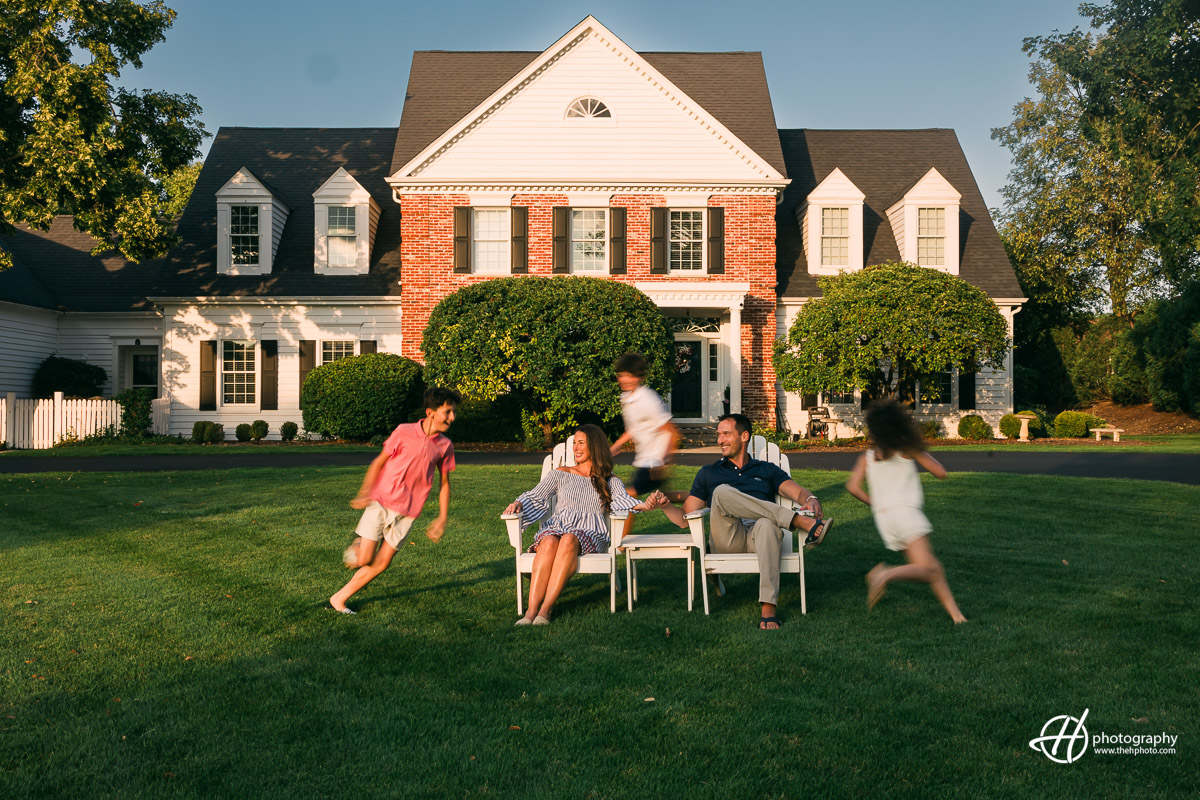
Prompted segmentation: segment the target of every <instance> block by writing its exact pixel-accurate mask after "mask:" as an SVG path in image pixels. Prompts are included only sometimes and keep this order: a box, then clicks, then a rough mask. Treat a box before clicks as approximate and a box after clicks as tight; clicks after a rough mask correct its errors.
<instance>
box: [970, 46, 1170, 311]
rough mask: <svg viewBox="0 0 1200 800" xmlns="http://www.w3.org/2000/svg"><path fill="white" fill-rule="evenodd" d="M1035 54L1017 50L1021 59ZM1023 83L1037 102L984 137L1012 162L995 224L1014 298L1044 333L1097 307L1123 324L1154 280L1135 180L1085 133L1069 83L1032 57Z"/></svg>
mask: <svg viewBox="0 0 1200 800" xmlns="http://www.w3.org/2000/svg"><path fill="white" fill-rule="evenodd" d="M1036 46H1037V45H1036V40H1028V41H1026V43H1025V52H1027V53H1030V54H1034V53H1036ZM1029 79H1030V82H1031V83H1032V84H1033V86H1034V87H1035V89H1036V90H1037V97H1036V98H1025V99H1024V100H1023V101H1022V102H1020V103H1018V104H1017V105H1016V107H1015V108H1014V112H1015V117H1014V119H1013V121H1012V123H1011V124H1009V125H1008V126H1007V127H1004V128H997V129H995V130H993V131H992V137H993V138H995V139H998V140H999V141H1000V142H1001V143H1002V144H1003V145H1004V146H1005V147H1007V148H1008V149H1009V150H1010V151H1011V152H1012V155H1013V169H1012V171H1011V172H1009V176H1008V180H1009V182H1008V184H1007V185H1006V186H1005V187H1004V188H1003V189H1002V190H1001V193H1002V194H1003V196H1004V199H1005V205H1004V208H1003V209H1002V210H1001V211H1000V213H999V215H998V216H999V222H1000V233H1001V236H1003V238H1004V240H1005V244H1006V245H1007V247H1008V250H1009V255H1010V256H1011V257H1012V260H1013V263H1014V266H1015V268H1016V271H1017V278H1018V280H1019V281H1020V283H1021V288H1022V290H1023V291H1024V292H1025V293H1026V296H1027V297H1029V298H1030V299H1031V301H1033V303H1034V304H1035V305H1037V306H1039V307H1042V312H1043V313H1042V314H1040V315H1039V314H1036V313H1035V314H1034V315H1033V316H1044V317H1046V321H1047V322H1049V323H1051V324H1054V323H1058V324H1061V322H1062V321H1064V319H1065V318H1069V317H1070V316H1072V315H1074V314H1078V313H1080V312H1096V311H1099V310H1101V309H1102V308H1103V307H1105V306H1111V308H1112V311H1113V313H1115V314H1117V315H1119V316H1122V317H1128V316H1129V314H1130V307H1131V304H1132V303H1134V302H1136V301H1138V300H1140V299H1144V298H1145V297H1147V296H1149V295H1152V294H1154V293H1155V290H1156V289H1158V288H1159V286H1160V280H1161V274H1160V271H1159V269H1158V267H1159V258H1158V253H1157V250H1156V249H1155V247H1154V243H1153V242H1152V241H1151V240H1150V239H1149V238H1148V237H1147V235H1146V231H1145V226H1144V225H1143V224H1142V223H1141V222H1140V221H1139V219H1138V213H1137V212H1138V208H1139V200H1138V189H1137V188H1136V187H1135V184H1136V176H1135V175H1134V174H1133V173H1132V172H1131V170H1130V169H1128V167H1127V165H1126V164H1124V163H1123V162H1121V161H1119V160H1114V159H1113V158H1112V152H1111V144H1112V143H1111V140H1112V138H1113V137H1114V136H1115V135H1116V133H1115V131H1114V130H1113V128H1112V126H1111V125H1109V124H1107V123H1106V122H1104V121H1103V120H1094V121H1093V122H1092V123H1090V124H1089V125H1088V130H1087V131H1086V132H1085V130H1084V127H1085V126H1084V102H1085V97H1084V93H1083V90H1082V88H1081V87H1080V86H1079V84H1078V82H1077V81H1076V80H1074V79H1073V78H1071V77H1070V76H1069V75H1067V74H1066V73H1065V72H1063V70H1062V69H1060V68H1059V67H1057V66H1056V65H1055V64H1053V63H1051V62H1049V61H1047V60H1045V59H1044V58H1041V57H1038V58H1036V60H1035V61H1034V62H1033V64H1032V66H1031V67H1030V70H1029ZM1031 318H1032V317H1031ZM1056 318H1057V319H1056Z"/></svg>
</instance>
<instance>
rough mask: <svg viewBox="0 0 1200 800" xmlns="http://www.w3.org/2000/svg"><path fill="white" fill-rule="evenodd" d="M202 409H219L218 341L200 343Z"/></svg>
mask: <svg viewBox="0 0 1200 800" xmlns="http://www.w3.org/2000/svg"><path fill="white" fill-rule="evenodd" d="M200 410H201V411H216V410H217V343H216V341H206V342H201V343H200Z"/></svg>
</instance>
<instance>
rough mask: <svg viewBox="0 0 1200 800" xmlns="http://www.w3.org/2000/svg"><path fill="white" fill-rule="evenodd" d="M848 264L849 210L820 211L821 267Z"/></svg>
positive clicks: (832, 209)
mask: <svg viewBox="0 0 1200 800" xmlns="http://www.w3.org/2000/svg"><path fill="white" fill-rule="evenodd" d="M849 264H850V209H849V208H822V209H821V266H822V267H845V266H849Z"/></svg>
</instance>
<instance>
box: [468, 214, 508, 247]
mask: <svg viewBox="0 0 1200 800" xmlns="http://www.w3.org/2000/svg"><path fill="white" fill-rule="evenodd" d="M507 238H508V212H507V211H504V210H501V209H497V210H495V211H476V212H475V239H476V240H481V239H507Z"/></svg>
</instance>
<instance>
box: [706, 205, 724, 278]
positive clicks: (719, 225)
mask: <svg viewBox="0 0 1200 800" xmlns="http://www.w3.org/2000/svg"><path fill="white" fill-rule="evenodd" d="M724 273H725V209H723V208H721V207H720V206H712V207H710V208H709V209H708V274H710V275H723V274H724Z"/></svg>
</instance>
